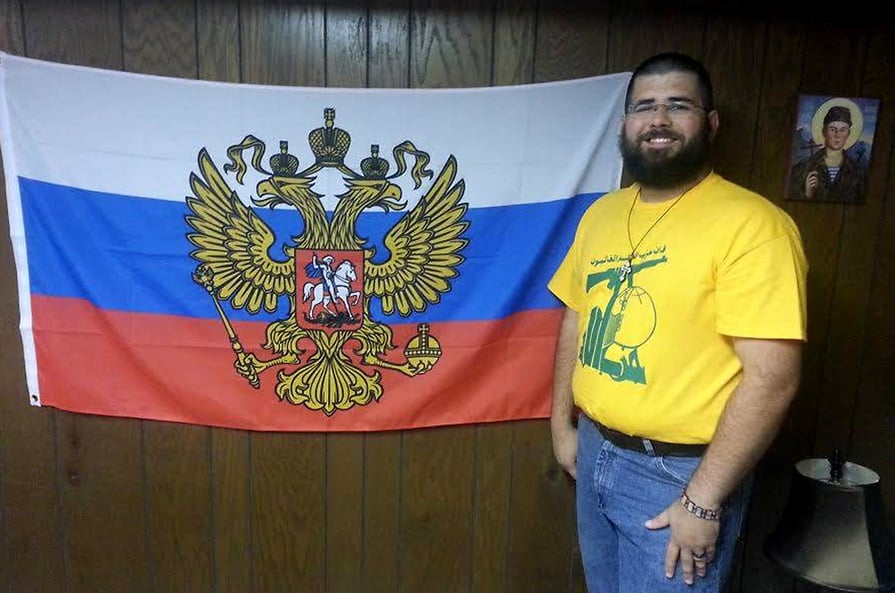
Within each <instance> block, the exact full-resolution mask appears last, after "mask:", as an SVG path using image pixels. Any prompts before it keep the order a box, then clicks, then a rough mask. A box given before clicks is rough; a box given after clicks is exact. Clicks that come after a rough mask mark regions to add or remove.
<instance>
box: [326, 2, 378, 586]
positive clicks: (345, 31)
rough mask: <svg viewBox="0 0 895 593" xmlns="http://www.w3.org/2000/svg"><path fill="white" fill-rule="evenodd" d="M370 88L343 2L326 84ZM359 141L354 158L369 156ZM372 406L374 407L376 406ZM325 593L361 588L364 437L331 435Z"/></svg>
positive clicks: (329, 28) (329, 46)
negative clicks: (367, 85) (367, 86)
mask: <svg viewBox="0 0 895 593" xmlns="http://www.w3.org/2000/svg"><path fill="white" fill-rule="evenodd" d="M366 84H367V6H366V3H365V2H363V1H362V0H354V1H347V0H346V1H343V2H341V3H339V4H335V5H332V6H328V7H327V10H326V85H327V86H330V87H364V86H366ZM363 150H364V148H363V144H361V143H357V144H356V147H355V148H354V150H353V151H352V153H354V154H353V157H352V160H353V161H355V162H357V161H359V160H360V159H361V158H363V157H364V156H365V154H364V153H363V152H362V151H363ZM371 405H372V404H371ZM325 471H326V476H325V479H326V593H358V591H360V590H361V587H362V584H361V578H362V577H361V563H360V558H361V545H362V542H363V539H362V538H363V534H362V531H363V516H362V512H363V505H362V504H361V500H362V498H363V477H364V437H363V435H362V434H328V435H327V436H326V470H325Z"/></svg>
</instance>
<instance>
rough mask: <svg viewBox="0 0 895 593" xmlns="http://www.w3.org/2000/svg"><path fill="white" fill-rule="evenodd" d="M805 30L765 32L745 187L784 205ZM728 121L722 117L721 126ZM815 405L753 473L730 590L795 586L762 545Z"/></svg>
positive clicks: (804, 447)
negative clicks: (739, 551) (753, 137)
mask: <svg viewBox="0 0 895 593" xmlns="http://www.w3.org/2000/svg"><path fill="white" fill-rule="evenodd" d="M803 30H804V26H803V25H802V24H801V23H789V22H782V23H773V24H771V25H770V26H769V27H768V29H767V34H766V36H765V40H766V41H765V44H764V50H763V62H762V63H763V67H762V80H761V81H760V83H759V85H758V87H757V88H760V89H761V92H760V94H759V96H758V107H759V109H758V114H757V120H756V124H755V147H754V150H753V157H752V159H751V161H752V170H751V175H750V179H749V182H748V183H747V186H748V187H750V188H751V189H753V190H755V191H757V192H759V193H760V194H762V195H764V196H765V197H767V198H768V199H770V200H772V201H774V202H775V203H777V204H779V205H782V203H783V196H784V188H785V185H786V176H787V173H788V171H787V169H788V167H787V165H786V164H787V163H788V162H789V150H790V145H789V142H788V138H789V136H791V132H790V130H791V129H792V126H793V122H794V113H795V107H796V97H797V94H798V88H799V84H800V81H799V77H798V76H797V75H794V74H793V73H794V71H795V72H798V71H799V69H800V65H801V59H802V54H803V48H804V45H803V44H804V39H803ZM725 123H726V117H723V116H722V126H723V125H725ZM815 407H816V400H815V399H814V398H811V397H806V396H805V394H800V395H799V396H797V398H796V401H795V403H794V404H793V406H792V407H791V408H790V411H789V413H788V415H787V419H786V420H785V421H784V424H783V427H782V428H781V431H780V434H779V435H778V437H777V439H775V441H774V443H772V445H771V447H770V449H769V451H768V453H767V454H766V455H765V458H764V459H762V460H761V461H760V462H759V465H758V468H757V469H756V472H755V485H754V486H753V492H752V499H751V504H750V508H749V512H748V514H747V516H746V522H745V525H744V526H743V533H742V536H741V554H740V556H739V558H738V563H737V569H738V570H737V573H736V574H734V575H733V577H732V579H733V580H732V582H731V587H730V588H729V590H730V591H755V592H756V593H761V592H768V593H770V592H771V591H789V590H791V588H792V586H793V584H792V581H793V579H791V578H790V577H789V576H788V575H785V574H784V573H783V572H782V571H781V570H780V569H778V568H777V567H775V566H773V565H772V564H771V563H770V561H768V559H767V558H766V556H765V555H764V550H763V545H764V540H765V539H766V538H767V536H768V534H770V532H771V531H772V530H773V529H774V528H775V527H776V525H777V522H778V520H779V518H780V514H781V513H782V510H783V506H784V504H785V503H786V495H785V493H786V492H787V491H788V488H789V481H790V478H791V471H792V464H793V463H794V462H795V460H798V459H801V458H803V457H805V456H807V455H808V454H809V453H810V449H811V440H812V439H813V435H814V433H813V430H814V427H813V425H812V424H810V423H809V422H807V421H806V418H813V416H814V410H815Z"/></svg>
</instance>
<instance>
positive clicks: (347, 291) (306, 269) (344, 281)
mask: <svg viewBox="0 0 895 593" xmlns="http://www.w3.org/2000/svg"><path fill="white" fill-rule="evenodd" d="M295 286H296V288H297V293H298V294H297V295H296V297H297V298H296V304H295V316H296V322H297V323H298V325H299V327H303V328H305V329H322V330H328V331H335V330H355V329H358V328H359V327H360V326H361V322H363V319H364V294H363V290H364V252H363V251H360V250H339V249H298V250H296V251H295Z"/></svg>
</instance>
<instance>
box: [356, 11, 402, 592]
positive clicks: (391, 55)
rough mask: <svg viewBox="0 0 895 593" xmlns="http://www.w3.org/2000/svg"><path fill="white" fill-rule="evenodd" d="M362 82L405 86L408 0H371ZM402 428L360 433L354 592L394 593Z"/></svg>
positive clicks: (377, 85)
mask: <svg viewBox="0 0 895 593" xmlns="http://www.w3.org/2000/svg"><path fill="white" fill-rule="evenodd" d="M368 27H369V47H368V50H367V51H368V55H367V70H368V72H367V76H368V78H367V84H368V85H369V86H370V87H377V88H405V87H407V86H408V83H409V72H410V2H409V0H370V18H369V24H368ZM402 436H403V433H402V432H401V431H388V432H376V433H368V434H366V435H364V481H363V522H364V524H363V543H362V546H361V557H360V564H361V587H360V588H359V589H358V592H359V593H397V591H398V563H399V558H398V549H399V529H398V525H399V520H400V519H399V517H400V508H401V482H402V480H401V441H402Z"/></svg>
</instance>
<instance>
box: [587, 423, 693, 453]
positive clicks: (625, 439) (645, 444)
mask: <svg viewBox="0 0 895 593" xmlns="http://www.w3.org/2000/svg"><path fill="white" fill-rule="evenodd" d="M594 425H595V426H596V427H597V430H599V431H600V434H602V435H603V438H604V439H606V440H607V441H609V442H610V443H612V444H613V445H615V446H616V447H620V448H622V449H628V450H631V451H637V452H638V453H645V454H646V455H650V456H655V457H702V454H703V453H705V450H706V447H708V445H696V444H688V443H666V442H663V441H657V440H655V439H645V438H643V437H636V436H632V435H630V434H625V433H623V432H619V431H617V430H614V429H612V428H609V427H608V426H603V425H602V424H600V423H599V422H596V421H594Z"/></svg>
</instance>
